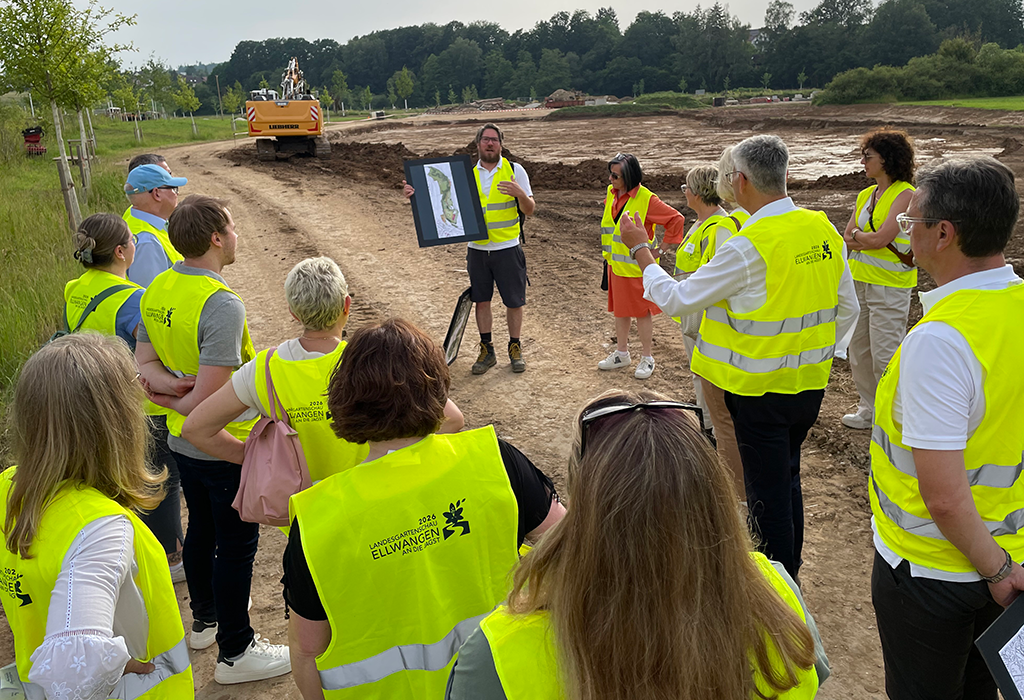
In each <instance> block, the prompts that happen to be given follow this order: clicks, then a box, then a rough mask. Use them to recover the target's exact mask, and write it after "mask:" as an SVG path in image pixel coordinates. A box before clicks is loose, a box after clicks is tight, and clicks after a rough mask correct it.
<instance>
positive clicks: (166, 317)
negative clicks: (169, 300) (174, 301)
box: [163, 306, 174, 328]
mask: <svg viewBox="0 0 1024 700" xmlns="http://www.w3.org/2000/svg"><path fill="white" fill-rule="evenodd" d="M173 313H174V307H173V306H172V307H171V308H169V309H167V313H166V314H164V319H163V322H164V325H165V326H167V327H168V328H170V327H171V314H173Z"/></svg>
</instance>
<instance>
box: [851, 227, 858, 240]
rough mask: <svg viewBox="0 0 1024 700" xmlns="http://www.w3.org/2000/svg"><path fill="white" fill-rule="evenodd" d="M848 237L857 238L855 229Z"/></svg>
mask: <svg viewBox="0 0 1024 700" xmlns="http://www.w3.org/2000/svg"><path fill="white" fill-rule="evenodd" d="M850 238H852V239H853V240H857V229H856V228H855V229H853V233H851V234H850Z"/></svg>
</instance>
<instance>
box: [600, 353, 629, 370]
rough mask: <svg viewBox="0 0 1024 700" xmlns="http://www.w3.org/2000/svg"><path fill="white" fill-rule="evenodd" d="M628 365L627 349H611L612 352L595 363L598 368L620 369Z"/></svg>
mask: <svg viewBox="0 0 1024 700" xmlns="http://www.w3.org/2000/svg"><path fill="white" fill-rule="evenodd" d="M623 367H629V351H628V350H627V351H626V352H619V351H618V350H612V354H611V355H609V356H608V357H606V358H604V359H603V360H601V361H600V362H598V363H597V368H598V369H622V368H623Z"/></svg>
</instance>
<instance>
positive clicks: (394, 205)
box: [0, 105, 1024, 700]
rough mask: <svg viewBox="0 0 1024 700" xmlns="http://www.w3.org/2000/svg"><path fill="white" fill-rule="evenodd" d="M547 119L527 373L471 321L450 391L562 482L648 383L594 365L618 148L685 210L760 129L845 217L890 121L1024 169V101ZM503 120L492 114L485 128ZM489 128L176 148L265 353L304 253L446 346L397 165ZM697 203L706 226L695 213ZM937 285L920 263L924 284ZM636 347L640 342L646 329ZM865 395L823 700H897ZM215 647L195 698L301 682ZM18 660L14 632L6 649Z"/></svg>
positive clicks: (522, 153)
mask: <svg viewBox="0 0 1024 700" xmlns="http://www.w3.org/2000/svg"><path fill="white" fill-rule="evenodd" d="M543 116H544V115H543V113H540V112H538V113H536V114H531V113H514V114H513V115H509V116H508V117H507V118H506V119H504V120H503V128H504V129H505V134H506V145H507V146H508V147H510V148H511V149H512V155H513V157H514V158H515V159H518V160H520V161H522V162H523V163H524V165H525V166H526V168H527V170H528V172H529V173H530V175H531V180H532V183H533V187H534V190H535V196H536V199H537V203H538V206H537V213H536V215H535V216H534V217H532V218H531V219H530V220H529V221H528V223H527V226H526V235H527V241H526V247H525V250H526V256H527V260H528V267H529V273H530V280H531V282H532V285H531V287H530V288H529V290H528V295H527V296H528V306H527V312H526V318H525V323H524V329H523V346H524V357H525V359H526V361H527V365H528V369H527V371H526V373H525V374H522V375H513V374H512V372H511V370H510V368H509V366H508V364H506V363H505V362H503V361H501V360H499V364H498V366H497V367H495V368H494V369H492V370H491V371H489V372H488V373H487V374H485V375H483V376H480V377H476V376H473V375H471V373H470V365H471V364H472V362H473V359H474V358H475V354H476V348H475V345H474V339H475V337H476V336H475V325H474V324H473V323H470V328H469V329H467V333H466V341H465V343H464V346H463V351H462V354H461V356H460V357H459V359H458V360H457V361H456V362H455V364H454V365H453V366H452V396H453V399H454V400H455V401H456V402H457V403H458V404H459V406H460V407H461V408H462V410H463V413H464V414H465V416H466V420H467V425H468V426H469V427H478V426H481V425H485V424H488V423H492V424H494V426H495V428H496V430H497V432H498V434H499V435H500V436H501V437H502V438H504V439H507V440H509V441H510V442H513V443H514V444H516V445H517V446H518V447H519V448H520V449H522V450H523V451H524V452H525V453H526V454H528V455H529V456H530V457H531V458H532V459H533V460H534V461H535V462H536V463H537V465H538V466H540V467H541V468H542V469H544V470H545V471H546V472H548V473H549V474H551V475H552V476H553V477H554V478H555V480H556V483H558V484H559V485H562V484H563V483H564V469H565V464H566V461H567V459H568V451H569V441H570V437H571V422H572V418H573V415H574V413H575V411H576V410H577V409H578V408H579V407H580V406H581V405H582V404H583V402H584V401H586V400H587V399H588V398H590V397H592V396H594V395H596V394H598V393H600V392H602V391H604V390H606V389H609V388H615V387H631V386H635V383H634V382H635V381H636V380H634V379H633V377H632V374H631V373H619V374H614V373H607V372H599V371H598V370H597V367H596V364H597V361H598V360H599V359H601V358H603V357H604V355H605V354H606V353H607V352H608V348H609V347H610V346H611V344H613V343H614V337H613V335H614V330H613V324H612V319H611V317H610V315H609V314H607V313H606V312H605V308H606V300H605V293H604V292H602V291H601V290H600V288H599V283H600V279H601V260H600V254H599V242H598V221H599V219H600V215H601V207H602V202H603V190H604V186H605V169H604V162H605V159H606V158H607V157H609V156H610V155H613V154H614V153H615V152H617V151H630V152H633V153H635V154H636V155H637V156H638V157H639V158H640V161H641V163H642V164H643V166H644V168H645V172H646V176H645V183H647V184H648V186H651V187H652V189H654V191H655V192H656V193H658V194H659V196H661V197H662V198H663V199H664V200H665V201H667V202H668V203H669V204H671V205H673V206H675V207H678V208H679V209H680V211H684V210H685V201H684V198H683V197H682V195H681V193H680V192H679V187H678V185H679V184H680V183H681V182H682V175H683V173H684V172H685V170H686V169H687V168H690V167H693V166H694V165H697V164H701V163H709V162H717V159H718V155H719V154H720V152H721V149H722V147H723V146H725V145H727V144H730V143H735V142H737V141H739V140H740V139H742V138H744V137H746V136H748V135H751V134H753V133H760V132H774V133H778V134H780V135H782V136H783V138H785V139H786V141H787V143H788V144H789V146H790V149H791V153H792V169H791V178H793V179H794V182H793V183H792V187H791V191H792V194H793V196H794V199H796V201H797V203H798V204H800V205H802V206H806V207H810V208H817V209H822V210H824V211H826V212H827V213H828V215H829V217H830V219H831V220H832V222H833V223H834V224H835V225H836V226H837V227H838V228H840V229H842V228H843V227H844V226H845V223H846V221H847V219H848V218H849V215H850V212H851V210H852V207H853V203H854V199H855V196H856V193H857V191H858V190H859V189H861V188H862V187H864V186H866V184H867V182H866V180H864V178H863V176H862V175H860V174H858V172H857V171H858V170H859V165H858V148H857V143H858V138H859V136H860V135H861V134H862V133H864V132H865V131H867V130H868V129H869V128H871V127H873V126H876V125H882V124H894V125H899V126H900V127H902V128H905V129H907V130H908V131H909V132H910V133H911V135H912V136H913V137H914V138H915V139H916V141H917V143H918V147H919V151H920V152H921V157H920V159H919V160H920V161H925V160H929V159H931V158H933V157H937V156H941V155H952V154H980V153H988V154H994V155H997V157H1000V158H1001V159H1002V160H1003V161H1004V162H1005V163H1007V165H1009V166H1010V167H1011V168H1013V169H1014V171H1015V172H1016V173H1017V175H1018V177H1020V176H1021V175H1024V148H1022V142H1024V128H1022V126H1024V115H1022V114H1020V113H999V112H986V111H982V110H966V109H951V108H926V107H885V106H869V107H842V108H830V109H822V108H812V107H810V106H809V105H773V106H764V107H761V106H758V107H747V108H739V109H726V110H715V111H710V110H707V111H704V112H700V113H693V114H686V115H683V116H678V117H677V116H667V117H656V118H644V117H635V118H623V119H593V120H576V121H545V120H543V118H542V117H543ZM460 117H461V115H460ZM493 118H494V115H483V117H482V119H481V120H480V121H486V120H488V119H493ZM480 121H478V122H475V123H472V124H470V123H467V122H466V120H465V119H464V118H459V119H456V118H448V119H440V118H436V117H430V118H427V117H418V118H414V119H410V120H403V121H398V122H388V123H385V124H379V123H377V124H374V123H355V124H347V125H345V126H344V127H342V128H340V129H336V130H334V131H333V132H332V133H331V141H332V143H333V147H334V150H333V153H332V155H331V157H330V158H329V159H326V160H312V159H299V158H294V159H292V160H291V161H288V162H277V163H260V162H258V161H257V160H256V157H255V148H254V146H253V144H252V143H250V142H245V143H242V144H231V143H230V142H227V143H220V144H203V145H196V146H186V147H181V148H174V149H168V150H167V151H166V155H167V157H168V159H169V161H170V162H171V164H172V167H174V169H175V172H176V173H177V174H181V175H185V176H187V177H188V178H189V184H188V186H187V189H183V191H182V194H185V193H186V192H202V193H205V194H210V195H214V196H219V197H226V198H228V199H230V200H231V202H232V213H233V215H234V218H235V221H236V223H237V231H238V233H239V236H240V237H239V254H238V261H237V262H236V264H235V265H233V266H232V267H230V268H228V269H227V270H226V271H225V277H226V278H227V280H228V282H229V283H230V284H231V285H232V286H233V287H234V289H235V290H236V291H238V292H239V293H240V294H241V296H242V298H243V299H244V300H245V302H246V308H247V311H248V316H249V323H250V326H251V329H252V333H253V337H254V339H255V341H256V344H257V345H258V346H260V347H266V346H268V345H272V344H277V343H279V342H280V341H282V340H285V339H287V338H290V337H294V336H295V335H297V334H298V331H299V329H298V327H297V324H295V322H293V321H292V320H291V318H290V317H289V315H288V310H287V308H286V305H285V302H284V295H283V289H282V287H283V282H284V277H285V275H286V274H287V272H288V270H289V269H290V268H291V267H292V265H294V264H295V263H296V262H298V261H299V260H301V259H302V258H305V257H308V256H311V255H321V254H322V255H329V256H331V257H333V258H334V259H335V260H337V261H338V263H339V264H340V265H341V267H342V269H343V270H344V271H345V274H346V276H347V277H348V280H349V284H350V287H351V290H352V295H353V299H354V308H353V314H352V321H351V322H350V325H351V327H352V328H357V327H359V326H360V325H362V324H364V323H367V322H371V321H376V320H379V319H383V318H386V317H388V316H403V317H406V318H408V319H411V320H412V321H414V322H415V323H417V324H419V325H420V326H421V327H423V328H424V329H425V330H427V331H428V332H429V333H431V334H432V335H433V336H434V337H436V338H438V339H439V340H440V339H442V338H443V337H444V334H445V330H446V329H447V324H448V321H449V318H450V315H451V312H452V309H453V307H454V303H455V299H456V298H457V296H458V295H459V293H461V292H462V290H463V289H465V288H466V287H467V286H468V275H467V273H466V269H465V268H466V265H465V249H464V247H462V246H439V247H434V248H425V249H419V248H417V246H416V236H415V232H414V228H413V222H412V217H411V216H410V211H409V207H408V205H407V204H406V203H405V201H404V200H403V198H402V196H401V193H400V181H401V179H402V159H403V158H413V157H424V156H427V155H430V154H438V153H444V154H450V153H453V152H456V151H459V152H466V151H467V148H468V145H469V143H470V142H471V140H472V138H473V135H474V133H475V129H476V128H477V127H478V126H479V123H480ZM685 213H687V214H688V215H689V218H690V219H691V220H692V219H693V212H689V211H685ZM1022 251H1024V245H1022V242H1021V237H1020V231H1019V230H1018V231H1017V234H1016V235H1015V237H1014V240H1013V241H1012V244H1011V249H1010V251H1009V252H1010V257H1011V260H1012V262H1013V263H1014V264H1015V266H1016V267H1017V268H1018V272H1019V273H1020V272H1024V259H1022V258H1024V252H1022ZM930 286H933V285H932V283H931V281H930V280H929V279H928V278H927V275H922V288H928V287H930ZM496 302H497V299H496ZM495 311H496V313H495V328H494V331H495V344H496V346H497V347H499V348H500V347H502V346H503V345H504V342H505V337H506V336H505V333H506V328H505V324H504V321H503V319H502V316H503V314H501V313H500V304H497V303H496V308H495ZM911 313H912V321H913V320H916V318H918V317H919V316H920V307H919V305H917V304H916V302H915V307H914V308H913V309H912V312H911ZM634 333H635V331H634ZM631 343H632V344H633V346H634V348H636V349H638V345H637V341H636V338H635V336H634V337H633V338H631ZM654 354H655V357H656V358H657V361H658V365H657V369H656V370H655V372H654V375H653V376H652V377H651V379H650V380H648V381H647V382H646V384H645V386H646V387H647V388H651V389H655V390H658V391H661V392H665V393H667V394H670V395H673V396H676V397H678V398H681V399H688V398H692V397H693V389H692V385H691V375H690V373H689V372H688V370H687V369H686V365H687V362H686V355H685V351H684V349H683V344H682V341H681V338H680V335H679V332H678V329H677V327H676V326H675V324H673V323H672V322H671V321H670V320H669V319H668V318H666V317H664V316H659V317H658V318H657V319H656V321H655V351H654ZM856 402H857V396H856V390H855V388H854V386H853V382H852V379H851V378H850V374H849V368H848V366H847V365H846V363H845V362H841V361H837V362H836V363H835V365H834V368H833V373H832V381H831V383H830V385H829V389H828V391H827V393H826V398H825V402H824V405H823V407H822V411H821V415H820V417H819V420H818V423H817V425H816V426H815V428H814V429H813V430H812V432H811V435H810V436H809V438H808V440H807V442H806V444H805V450H804V468H803V474H804V492H805V504H806V511H807V525H806V546H805V551H804V560H805V562H806V563H805V566H804V568H803V570H802V573H801V578H802V582H803V586H804V592H805V594H806V598H807V601H808V605H809V606H810V608H811V610H812V611H813V612H814V614H815V617H816V619H817V621H818V625H819V627H820V629H821V633H822V637H823V639H824V641H825V645H826V649H827V651H828V653H829V657H830V660H831V662H832V667H833V676H832V678H831V679H830V680H829V681H828V682H827V683H826V684H825V685H824V686H823V687H822V690H821V693H820V697H822V698H882V697H883V696H884V683H883V675H882V668H881V654H880V652H879V648H878V638H877V632H876V630H875V629H874V622H875V620H874V614H873V610H872V607H871V600H870V585H869V582H870V567H871V559H872V545H871V532H870V523H869V520H870V518H869V506H868V500H867V495H866V490H865V487H866V475H867V451H868V436H867V435H866V434H865V433H859V432H858V433H855V432H852V431H849V430H846V429H845V428H843V427H842V426H841V425H840V423H839V418H840V416H841V415H842V414H843V413H845V412H847V411H848V410H850V409H851V408H853V407H854V406H855V405H856ZM262 534H263V539H262V542H261V547H260V551H259V554H258V556H257V562H256V570H255V577H254V582H253V592H252V597H253V601H254V607H253V610H252V615H253V626H254V627H255V628H256V629H257V630H258V631H259V632H260V633H261V634H263V635H264V636H267V637H270V638H271V639H272V640H274V641H277V642H284V641H285V638H286V622H285V619H284V607H283V603H282V600H281V597H280V585H279V579H280V576H281V568H280V559H281V553H282V551H283V548H284V544H285V541H284V537H283V536H281V535H280V533H278V532H277V531H276V530H274V529H272V528H265V529H264V531H263V533H262ZM178 594H179V596H180V598H181V604H182V615H183V617H184V619H185V621H186V624H190V622H191V617H190V614H189V610H188V605H187V590H186V587H185V586H184V585H179V586H178ZM215 655H216V652H215V650H214V649H210V650H207V651H203V652H198V653H194V654H193V665H194V670H195V673H196V687H197V696H198V697H200V698H211V699H212V698H216V699H218V700H220V699H222V698H252V699H256V698H260V699H263V698H298V697H299V694H298V692H297V691H296V690H295V688H294V685H293V684H292V682H291V680H290V679H289V678H288V677H285V678H284V679H279V680H276V681H270V682H266V683H254V684H247V685H243V686H235V687H222V686H219V685H217V684H216V683H214V681H213V678H212V675H213V666H214V663H215V660H216V656H215ZM12 657H13V650H12V647H11V644H10V635H9V632H7V631H6V629H4V630H3V632H2V633H0V660H4V659H8V660H9V659H11V658H12ZM4 663H6V661H4Z"/></svg>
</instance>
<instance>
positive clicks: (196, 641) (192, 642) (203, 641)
mask: <svg viewBox="0 0 1024 700" xmlns="http://www.w3.org/2000/svg"><path fill="white" fill-rule="evenodd" d="M216 641H217V623H216V622H203V621H202V620H193V621H192V632H191V634H189V635H188V645H189V647H191V648H192V649H196V650H199V649H206V648H207V647H209V646H210V645H212V644H213V643H214V642H216Z"/></svg>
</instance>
